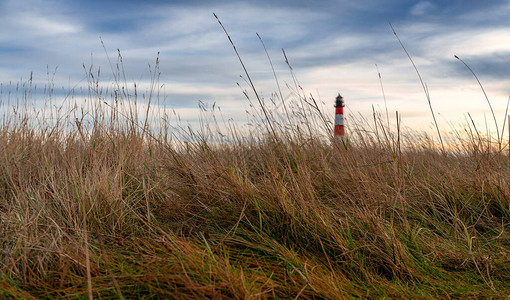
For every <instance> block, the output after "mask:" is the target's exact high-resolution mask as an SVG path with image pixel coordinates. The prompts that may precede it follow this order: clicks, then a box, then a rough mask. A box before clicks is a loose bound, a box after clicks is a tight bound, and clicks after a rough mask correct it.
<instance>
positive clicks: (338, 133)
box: [335, 94, 345, 137]
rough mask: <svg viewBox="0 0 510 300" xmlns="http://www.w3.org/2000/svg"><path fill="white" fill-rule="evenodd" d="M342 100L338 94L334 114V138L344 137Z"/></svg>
mask: <svg viewBox="0 0 510 300" xmlns="http://www.w3.org/2000/svg"><path fill="white" fill-rule="evenodd" d="M344 106H345V104H344V98H343V97H342V96H340V94H338V96H337V97H336V105H335V107H336V114H335V137H342V136H344V135H345V129H344Z"/></svg>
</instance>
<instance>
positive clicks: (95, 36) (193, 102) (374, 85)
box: [0, 0, 510, 131]
mask: <svg viewBox="0 0 510 300" xmlns="http://www.w3.org/2000/svg"><path fill="white" fill-rule="evenodd" d="M213 13H216V14H217V16H218V17H219V18H220V20H221V22H222V23H223V24H224V26H225V27H226V29H227V30H228V32H229V34H230V36H231V38H232V40H233V41H234V43H235V45H236V47H237V50H238V51H239V53H240V55H241V57H242V59H243V61H244V63H245V65H246V68H247V70H248V71H249V73H250V75H251V76H252V79H253V81H254V83H255V86H256V88H257V90H259V91H260V93H261V94H262V95H263V96H264V98H265V99H268V98H270V96H271V94H272V93H274V92H276V91H277V87H276V84H275V80H274V76H273V73H272V70H271V66H270V64H269V62H268V59H267V56H266V53H265V52H264V48H263V47H262V45H261V43H260V41H259V39H258V37H257V35H256V33H258V34H260V36H261V37H262V39H263V40H264V43H265V45H266V47H267V50H268V53H269V55H270V57H271V59H272V61H273V64H274V68H275V71H276V73H277V75H278V78H279V80H280V81H281V85H282V93H283V94H284V97H292V86H293V82H292V78H291V76H290V73H289V69H288V67H287V65H286V63H285V58H284V57H283V55H282V49H284V50H285V52H286V54H287V57H288V60H289V62H290V64H291V66H292V68H293V70H294V72H295V74H296V76H297V79H298V81H299V83H300V85H301V86H302V88H303V90H304V91H305V92H306V93H308V94H310V93H311V94H312V95H313V96H314V97H315V98H316V99H320V100H321V102H323V103H324V108H325V110H326V111H325V113H327V114H329V115H330V116H331V118H333V114H334V108H333V104H334V98H335V97H336V95H337V94H338V93H341V94H342V96H343V97H344V99H345V102H346V112H347V115H348V114H352V115H361V116H364V117H366V118H370V117H371V113H372V106H373V107H375V109H377V110H378V111H380V112H381V113H383V115H384V114H385V102H384V99H383V94H382V89H381V81H382V86H383V88H384V92H385V97H386V105H387V108H388V111H389V115H390V118H392V119H393V118H394V115H395V111H398V112H399V114H400V115H401V117H402V122H403V124H404V125H406V126H409V127H411V128H413V129H415V130H418V131H421V130H423V131H431V130H432V128H433V127H432V126H433V123H432V122H433V120H432V117H431V114H430V110H429V106H428V102H427V98H426V97H425V93H424V91H423V88H422V85H421V83H420V81H419V79H418V76H417V74H416V72H415V70H414V69H413V65H412V64H411V63H410V61H409V59H408V58H407V56H406V54H405V52H404V51H403V49H402V48H401V46H400V44H399V43H398V40H397V39H396V37H395V35H394V34H393V32H392V30H391V28H390V25H389V24H390V23H391V24H392V25H393V27H394V28H395V30H396V32H397V34H398V36H399V38H400V39H401V41H402V42H403V44H404V45H405V47H406V48H407V50H408V52H409V54H410V55H411V57H412V58H413V60H414V62H415V64H416V66H417V68H418V70H419V71H420V74H421V76H422V79H423V81H424V82H425V83H426V85H427V88H428V90H429V94H430V100H431V104H432V106H433V108H434V110H435V112H436V113H437V114H438V115H437V117H438V122H439V125H440V127H441V128H442V129H444V130H448V128H449V127H450V126H457V125H458V124H460V123H462V122H465V120H466V116H467V113H469V114H470V115H471V116H472V117H473V119H474V120H475V122H476V123H477V124H485V118H486V119H487V120H488V121H487V124H488V126H489V127H490V128H492V129H491V130H493V128H494V126H493V123H491V120H492V116H491V114H490V110H489V106H488V104H487V101H486V99H485V96H484V94H483V92H482V90H481V89H480V86H479V85H478V83H477V81H476V79H475V78H474V77H473V75H472V74H471V73H470V72H469V71H468V69H467V68H466V67H465V66H464V65H463V64H462V63H461V62H460V61H458V60H457V59H455V58H454V55H458V56H459V57H460V58H462V60H464V61H465V62H466V63H467V64H468V65H469V66H470V67H471V68H472V69H473V71H474V72H475V73H476V75H477V76H478V78H479V80H480V81H481V83H482V84H483V87H484V88H485V91H486V93H487V96H488V97H489V99H490V101H491V103H492V106H493V108H494V111H495V113H496V116H497V118H498V122H499V127H501V126H502V123H503V120H504V114H505V108H506V105H507V100H508V97H509V95H510V18H508V16H509V15H510V1H508V0H505V1H501V0H492V1H471V0H465V1H460V0H444V1H439V0H437V1H432V0H431V1H420V0H394V1H388V0H358V1H352V0H336V1H333V0H323V1H312V0H292V1H291V0H283V1H275V0H273V1H266V0H260V1H243V0H240V1H228V0H225V1H198V0H188V1H180V0H177V1H163V0H146V1H130V0H123V1H109V0H102V1H98V0H87V1H78V0H74V1H68V0H66V1H64V0H44V1H43V0H25V1H18V0H0V20H2V26H1V27H0V83H1V84H2V94H1V95H0V97H1V98H2V99H1V100H2V101H3V102H5V101H6V97H7V96H6V95H7V94H8V91H9V90H11V91H12V90H13V89H14V87H15V85H16V83H19V82H23V81H26V80H27V79H28V78H30V76H31V75H30V74H33V75H32V78H33V82H34V84H37V85H38V86H39V87H43V86H44V85H45V84H48V82H50V81H51V82H52V83H53V84H54V85H55V87H56V88H55V97H56V99H57V101H58V99H62V98H63V97H64V96H65V94H66V93H68V92H69V90H70V89H71V88H73V87H74V88H77V87H82V88H83V87H84V88H86V86H87V82H86V80H85V81H84V78H85V74H86V71H85V69H87V70H88V69H89V68H92V69H93V70H97V69H98V68H100V69H101V76H100V77H101V81H102V82H103V83H108V82H111V81H113V80H114V75H113V74H114V73H115V72H114V71H112V67H111V66H110V63H109V62H108V59H107V55H108V57H109V58H110V61H111V63H112V65H113V69H115V63H116V62H117V57H118V52H117V49H119V50H120V52H121V54H122V62H123V66H124V75H125V77H126V82H127V83H128V84H132V83H133V82H136V83H137V86H138V87H139V88H140V89H142V90H143V89H145V90H147V89H148V88H149V86H150V81H151V72H153V71H154V63H155V60H156V57H157V56H158V53H159V71H160V72H161V75H160V78H159V84H160V87H161V95H162V96H161V97H160V100H159V101H158V105H161V106H165V107H167V108H172V109H174V110H175V111H177V112H178V113H179V115H180V117H181V118H182V119H184V120H188V121H190V122H193V121H196V120H197V119H198V117H197V116H198V106H199V102H202V103H205V104H207V105H209V106H211V105H212V104H213V103H215V105H217V106H220V107H221V108H222V111H223V113H224V114H225V115H226V117H227V118H232V119H234V120H235V121H236V122H241V123H242V122H245V121H246V116H245V110H246V108H247V106H248V102H247V100H246V98H245V96H244V95H243V92H242V90H243V89H248V86H247V85H246V83H245V82H244V79H243V78H241V77H240V75H243V76H244V72H243V69H242V68H241V65H240V64H239V61H238V60H237V57H236V55H235V53H234V51H233V49H232V46H231V45H230V43H229V41H228V39H227V37H226V36H225V34H224V32H223V30H222V29H221V27H220V26H219V24H218V22H217V21H216V19H215V18H214V16H213ZM101 40H102V41H103V43H104V47H103V44H102V43H101ZM376 65H377V67H378V69H379V72H380V74H381V81H380V80H379V76H378V71H377V69H376ZM84 66H85V68H84ZM244 77H245V76H244ZM50 78H51V80H50ZM237 83H239V84H240V85H241V88H239V86H238V85H237ZM287 84H288V85H289V86H290V88H288V87H287ZM39 89H40V90H42V88H39ZM77 94H79V93H77ZM59 97H60V98H59ZM76 97H77V98H78V100H79V98H80V95H78V96H76ZM37 101H39V102H40V101H47V99H46V98H45V97H44V96H41V97H40V99H38V100H36V101H35V102H37ZM140 102H143V99H141V100H140ZM39 104H40V103H39ZM352 119H354V118H352ZM348 122H349V119H348V118H347V124H348ZM483 126H485V125H483Z"/></svg>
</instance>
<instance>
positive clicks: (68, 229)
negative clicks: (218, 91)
mask: <svg viewBox="0 0 510 300" xmlns="http://www.w3.org/2000/svg"><path fill="white" fill-rule="evenodd" d="M88 79H89V95H88V100H89V105H90V106H89V108H88V110H85V111H83V110H82V111H81V112H80V113H79V114H78V116H77V112H78V111H80V110H79V109H76V108H71V109H68V110H66V109H65V107H64V108H62V107H61V108H58V107H57V108H55V109H54V110H51V112H45V113H44V114H39V115H37V114H35V113H34V111H35V110H36V109H35V108H33V107H30V105H25V104H23V103H24V101H25V102H27V97H30V93H21V96H20V99H21V100H20V101H18V104H17V106H16V107H15V108H14V109H12V108H11V107H10V106H7V105H5V98H4V99H3V101H4V104H3V107H4V108H6V109H8V110H7V114H6V115H4V117H3V119H2V123H1V126H0V232H1V235H0V297H1V298H14V299H16V298H19V299H31V298H87V297H89V298H90V297H94V298H98V299H117V298H120V299H129V298H177V299H201V298H215V299H216V298H237V299H246V298H284V299H288V298H304V299H307V298H309V299H320V298H326V299H341V298H353V297H361V298H505V297H507V296H508V295H509V294H510V285H509V284H508V282H509V280H510V234H509V231H508V230H509V221H510V219H509V217H510V186H509V184H508V179H509V177H510V168H509V157H508V155H507V151H508V148H507V145H506V144H505V143H503V142H502V141H501V143H500V144H498V141H495V140H494V138H492V137H491V136H490V135H484V134H483V133H481V130H480V129H479V128H476V127H474V125H473V124H466V125H465V127H464V128H460V129H458V130H457V132H456V133H455V134H453V135H451V136H450V138H449V139H446V138H445V142H446V145H445V150H442V148H441V147H440V145H439V143H438V142H437V141H436V142H434V141H433V139H432V138H431V137H428V136H427V135H425V134H417V133H414V132H412V131H410V130H406V129H401V128H400V124H398V126H397V124H393V123H389V122H387V120H386V119H385V118H384V117H382V116H381V114H379V113H377V112H376V113H374V120H373V121H367V120H354V119H353V118H352V117H351V119H349V123H348V137H347V138H345V139H344V140H343V141H340V140H331V138H330V133H331V132H332V126H331V123H330V122H329V120H330V119H331V118H330V117H326V116H325V115H324V114H323V110H322V109H320V108H319V106H318V105H317V103H316V102H315V100H313V99H311V98H309V97H305V96H298V95H299V94H300V93H299V89H296V91H295V92H296V98H295V99H294V100H293V101H291V102H289V103H287V104H286V105H287V106H285V111H286V114H283V115H282V114H274V113H272V112H273V111H274V110H272V109H271V107H270V105H269V104H270V101H263V100H262V99H256V98H254V99H255V100H256V101H259V100H261V101H260V102H258V103H259V104H260V105H259V106H258V107H259V108H258V109H254V111H253V112H252V114H251V116H252V118H253V119H252V121H253V122H251V125H250V127H248V129H247V128H246V127H245V128H244V129H243V128H241V127H237V126H234V125H231V126H226V127H225V126H223V127H222V125H221V124H218V123H217V122H216V121H215V118H214V116H215V115H217V114H218V112H217V111H214V110H212V111H211V110H207V109H205V108H204V109H203V114H205V115H207V116H209V117H208V118H203V122H202V124H201V126H200V128H199V129H196V130H193V129H189V128H185V127H184V126H183V127H178V126H170V125H172V122H173V121H169V119H168V118H166V117H165V115H159V116H160V118H159V119H158V118H156V117H152V118H151V117H149V116H153V115H152V114H151V113H150V105H149V106H146V108H145V109H146V112H143V110H142V113H140V112H139V111H140V110H137V109H136V108H135V109H132V108H133V107H135V103H136V101H137V99H136V98H135V97H136V96H133V95H131V96H126V95H127V94H125V91H126V90H127V86H126V89H123V88H121V87H120V86H119V84H118V83H117V85H114V87H113V88H112V89H113V90H115V89H116V91H117V92H116V93H113V92H112V93H111V94H112V95H114V96H112V99H108V100H105V99H106V95H104V94H101V93H102V92H101V89H100V88H99V86H100V85H99V84H98V83H99V82H98V81H97V78H94V76H93V73H92V72H89V76H88ZM29 86H30V84H29V83H27V85H26V86H25V88H27V89H29V88H30V87H29ZM153 86H154V87H155V86H156V84H154V85H153ZM90 91H92V92H90ZM123 92H124V94H123ZM123 95H124V96H123ZM151 95H156V93H152V90H151V91H150V93H149V94H148V95H147V98H146V99H151V97H152V96H151ZM247 95H248V93H247ZM139 97H141V96H139ZM154 97H155V96H154ZM275 97H276V100H278V101H280V100H281V99H280V100H279V98H278V97H277V96H275ZM18 100H19V99H18ZM248 100H249V99H248ZM104 101H107V102H106V103H105V102H104ZM150 101H151V100H149V103H150ZM266 102H267V103H269V104H266ZM19 103H22V104H19ZM90 103H92V104H90ZM119 103H120V104H119ZM254 103H257V102H255V101H254ZM254 106H255V107H257V105H254ZM69 107H72V105H70V106H69ZM145 109H144V110H145ZM332 112H333V109H331V113H332ZM327 113H329V112H327ZM49 117H51V118H49ZM218 118H219V117H218ZM45 120H50V121H45ZM145 120H147V121H145ZM222 128H223V129H222Z"/></svg>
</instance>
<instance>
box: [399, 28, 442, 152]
mask: <svg viewBox="0 0 510 300" xmlns="http://www.w3.org/2000/svg"><path fill="white" fill-rule="evenodd" d="M390 27H391V30H392V31H393V34H394V35H395V37H396V38H397V41H398V43H399V44H400V46H401V47H402V49H403V50H404V52H405V54H406V55H407V57H408V58H409V61H410V62H411V64H412V65H413V68H414V70H415V71H416V75H418V79H420V83H421V86H422V88H423V91H424V92H425V97H426V98H427V102H428V104H429V109H430V113H431V114H432V119H433V120H434V125H435V126H436V131H437V136H438V137H439V141H440V142H441V149H442V150H443V153H446V152H445V148H444V144H443V138H442V137H441V131H440V130H439V125H438V124H437V121H436V115H435V114H434V109H433V108H432V103H431V102H430V95H429V92H428V89H427V87H426V86H425V83H424V82H423V79H422V78H421V75H420V72H419V71H418V68H417V67H416V64H415V63H414V61H413V59H412V58H411V55H410V54H409V52H407V49H406V47H405V46H404V44H403V43H402V41H401V40H400V38H399V37H398V35H397V32H396V31H395V29H394V28H393V25H391V23H390Z"/></svg>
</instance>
